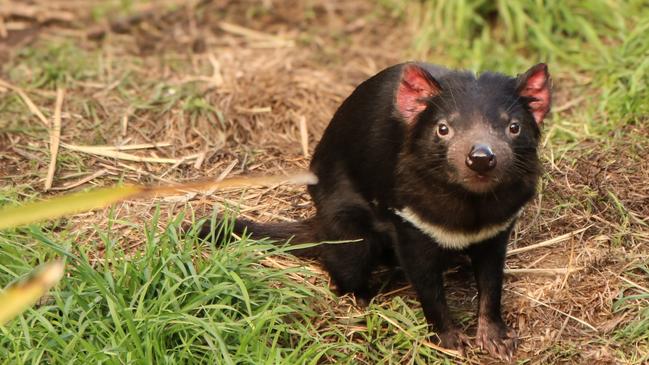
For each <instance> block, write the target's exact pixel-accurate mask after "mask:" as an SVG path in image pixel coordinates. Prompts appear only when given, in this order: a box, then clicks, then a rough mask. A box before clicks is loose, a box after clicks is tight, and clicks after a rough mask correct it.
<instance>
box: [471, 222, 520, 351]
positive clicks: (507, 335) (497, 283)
mask: <svg viewBox="0 0 649 365" xmlns="http://www.w3.org/2000/svg"><path fill="white" fill-rule="evenodd" d="M508 237H509V230H507V231H505V232H501V233H500V234H498V236H496V237H494V238H492V239H489V240H487V241H485V242H482V243H479V244H475V245H472V246H470V247H469V249H468V250H467V251H468V254H469V256H470V257H471V263H472V266H473V271H474V274H475V279H476V282H477V286H478V302H479V306H478V332H477V334H476V341H477V344H478V345H479V346H480V347H481V348H482V349H483V350H486V351H487V352H489V353H490V354H491V355H493V356H496V357H499V358H501V359H503V360H508V361H511V358H512V355H513V353H514V350H515V349H516V346H517V337H516V333H515V332H514V330H512V329H510V328H509V327H507V325H506V324H505V322H504V321H503V319H502V314H501V308H500V301H501V294H502V286H503V269H504V265H505V255H506V252H507V240H508Z"/></svg>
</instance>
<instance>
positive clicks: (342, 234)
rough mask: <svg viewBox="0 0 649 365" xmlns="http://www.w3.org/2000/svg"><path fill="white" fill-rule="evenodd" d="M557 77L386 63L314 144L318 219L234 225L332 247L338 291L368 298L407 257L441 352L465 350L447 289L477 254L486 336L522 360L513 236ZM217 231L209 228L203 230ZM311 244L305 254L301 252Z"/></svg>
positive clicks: (488, 344) (535, 170) (323, 252)
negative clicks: (505, 308) (512, 303)
mask: <svg viewBox="0 0 649 365" xmlns="http://www.w3.org/2000/svg"><path fill="white" fill-rule="evenodd" d="M550 83H551V82H550V75H549V73H548V68H547V66H546V65H545V64H538V65H535V66H534V67H532V68H530V69H529V70H528V71H526V72H525V73H523V74H520V75H518V76H517V77H508V76H505V75H502V74H499V73H491V72H486V73H482V74H480V75H479V76H476V75H475V74H473V73H470V72H464V71H453V70H449V69H445V68H442V67H439V66H434V65H430V64H424V63H404V64H399V65H395V66H392V67H389V68H387V69H385V70H383V71H381V72H379V73H378V74H376V75H375V76H373V77H371V78H370V79H368V80H367V81H365V82H363V83H362V84H360V85H359V86H358V87H357V88H356V90H354V92H353V93H352V94H351V95H350V96H349V97H348V98H347V99H346V100H345V101H344V102H343V103H342V105H341V106H340V107H339V108H338V110H337V111H336V113H335V115H334V117H333V119H332V120H331V122H330V123H329V126H328V127H327V129H326V130H325V132H324V135H323V136H322V140H321V141H320V143H319V144H318V145H317V147H316V149H315V152H314V155H313V160H312V162H311V167H310V168H311V171H312V172H313V173H314V174H315V175H316V176H317V177H318V183H317V184H315V185H311V186H309V188H308V191H309V194H310V195H311V197H312V198H313V201H314V203H315V207H316V214H315V216H314V217H313V218H311V219H308V220H306V221H303V222H298V223H294V224H291V223H289V224H274V223H270V224H260V223H255V222H250V221H244V220H237V221H236V222H235V231H243V230H244V229H245V230H247V232H249V233H252V235H253V237H270V238H274V239H277V240H286V239H288V238H291V237H293V242H315V241H329V242H331V241H337V240H347V241H352V240H355V241H354V242H349V243H344V244H323V245H321V246H317V248H316V249H310V250H305V251H303V252H301V253H302V254H305V255H312V254H316V255H317V256H318V257H319V258H320V260H321V261H322V263H323V264H324V266H325V267H326V269H327V271H328V272H329V274H330V275H331V278H332V280H333V281H334V283H335V285H336V286H337V288H338V290H339V291H340V292H341V293H353V294H355V296H356V297H357V298H358V299H361V300H369V299H371V297H372V295H373V290H372V289H371V288H370V285H369V278H370V274H371V273H372V271H373V269H374V268H375V267H376V266H377V265H379V264H385V263H390V262H393V263H396V264H398V266H400V267H401V269H402V270H403V271H404V272H405V273H406V276H407V278H408V280H409V281H410V283H411V284H412V286H413V287H414V289H415V291H416V293H417V295H418V298H419V300H420V301H421V305H422V307H423V311H424V314H425V316H426V319H427V321H428V323H429V324H430V326H431V327H432V330H433V331H434V332H435V333H436V335H437V336H438V338H439V341H440V343H441V345H442V346H444V347H448V348H454V349H458V350H460V351H462V350H463V349H464V346H465V344H466V337H465V336H464V335H462V333H461V332H460V331H459V330H458V327H457V326H456V325H455V324H454V322H453V320H452V319H451V315H450V313H449V309H448V306H447V303H446V299H445V297H444V290H443V283H442V271H443V268H444V267H445V265H444V263H445V262H444V261H445V260H446V259H447V258H448V257H449V255H454V254H466V255H468V256H469V258H470V259H471V265H472V267H473V271H474V273H475V279H476V282H477V288H478V298H479V300H478V302H479V308H478V314H479V315H478V330H477V335H476V341H477V344H478V345H479V346H480V347H482V348H483V349H485V350H487V351H488V352H490V353H491V354H493V355H495V356H498V357H501V358H507V359H509V358H511V356H512V353H513V350H514V349H515V347H516V335H515V333H514V331H512V330H511V329H509V328H508V327H507V325H506V324H505V323H504V321H503V319H502V317H501V308H500V302H501V291H502V280H503V265H504V260H505V252H506V247H507V240H508V236H509V234H510V231H511V230H512V227H513V225H514V222H515V221H516V219H517V218H518V216H519V214H520V212H521V209H522V208H523V206H524V205H525V204H526V203H527V202H528V201H529V200H530V199H531V198H532V197H533V195H534V193H535V189H536V185H537V181H538V178H539V175H540V164H539V160H538V156H537V146H538V143H539V138H540V126H541V124H542V122H543V118H544V117H545V116H546V114H547V113H548V111H549V109H550V99H551V90H550ZM212 230H213V228H212V227H209V226H206V227H203V229H202V235H203V236H207V235H208V234H209V232H210V231H212ZM299 253H300V252H298V254H299Z"/></svg>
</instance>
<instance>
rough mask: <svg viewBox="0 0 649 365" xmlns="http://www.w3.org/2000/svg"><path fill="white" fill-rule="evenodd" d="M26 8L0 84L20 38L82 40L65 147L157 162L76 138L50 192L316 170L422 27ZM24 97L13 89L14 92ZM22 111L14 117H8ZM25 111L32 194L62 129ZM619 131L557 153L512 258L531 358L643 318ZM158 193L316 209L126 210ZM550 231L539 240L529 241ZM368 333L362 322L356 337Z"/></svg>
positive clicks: (336, 12)
mask: <svg viewBox="0 0 649 365" xmlns="http://www.w3.org/2000/svg"><path fill="white" fill-rule="evenodd" d="M167 3H169V2H167ZM307 3H308V4H310V5H307ZM27 4H28V5H26V6H30V7H32V10H33V13H28V14H22V15H16V14H9V12H8V11H5V12H3V13H2V17H3V20H4V23H3V24H4V25H5V29H7V33H6V34H5V35H4V37H9V38H8V39H14V40H15V42H13V43H11V44H10V45H5V46H3V48H0V52H2V57H3V58H4V60H6V62H5V63H4V65H5V66H2V69H1V72H0V79H3V80H5V81H9V80H8V77H9V75H10V73H11V71H12V70H10V69H8V68H7V67H9V66H6V65H12V66H11V67H16V68H20V67H21V57H22V56H21V55H20V53H19V51H20V49H21V48H22V47H25V46H32V47H40V46H42V45H43V44H45V43H48V42H61V41H66V40H67V41H70V42H73V43H74V44H75V45H76V47H78V48H80V49H81V50H82V51H83V52H85V53H84V54H86V55H96V56H98V58H99V60H100V62H98V64H97V69H96V70H95V71H96V72H95V74H94V76H93V77H92V78H91V79H85V80H75V81H72V82H69V83H68V84H66V88H67V90H66V97H65V100H64V103H63V114H62V130H61V142H63V143H66V144H69V145H73V146H77V147H78V146H81V145H98V144H101V145H110V146H133V145H136V144H145V145H148V147H147V148H144V149H142V150H123V151H118V150H117V149H115V150H113V151H112V152H124V153H129V154H130V155H134V156H139V157H147V158H149V159H151V161H153V162H141V161H131V160H127V159H125V158H124V156H123V155H117V154H113V155H112V157H111V156H102V155H99V154H97V153H83V152H79V151H78V150H74V149H71V148H68V147H63V146H62V147H61V148H60V151H59V157H60V159H59V163H58V165H57V170H56V173H55V175H54V183H53V187H54V189H53V190H54V193H58V191H73V190H78V189H84V188H88V187H91V186H101V185H108V184H112V183H114V182H115V181H118V180H119V181H130V182H140V183H152V184H158V183H173V182H180V181H186V180H192V179H196V178H202V177H217V176H218V177H231V176H236V175H252V174H257V175H260V174H276V173H281V172H284V171H289V170H294V169H304V168H306V167H307V166H308V161H309V153H310V152H311V151H312V149H313V147H314V146H315V144H316V142H317V141H318V139H319V137H320V135H321V134H322V131H323V129H324V127H325V126H326V124H327V122H328V121H329V118H330V117H331V115H332V114H333V112H334V111H335V109H336V107H337V106H338V104H339V103H340V102H341V101H342V100H343V99H344V98H345V97H346V96H347V95H348V94H349V93H350V92H351V91H352V90H353V88H354V86H355V85H357V84H358V83H359V82H361V81H362V80H364V79H366V78H367V77H369V76H370V75H372V74H374V73H375V72H377V71H379V70H380V69H381V68H383V67H385V66H387V65H390V64H393V63H396V62H400V61H403V60H404V59H405V58H406V57H407V56H406V55H407V53H406V49H407V47H408V46H409V45H410V41H409V39H411V37H412V34H411V33H410V32H409V30H408V29H406V28H404V27H403V26H399V24H400V23H399V22H398V20H396V19H392V18H391V17H390V16H389V14H387V13H386V12H385V11H384V10H381V9H379V8H377V7H376V6H375V5H374V3H373V2H370V1H360V0H355V1H311V2H303V1H275V2H270V1H268V2H264V1H201V2H189V3H184V2H176V5H177V6H175V7H173V8H169V9H168V8H166V7H164V6H158V7H155V8H152V7H145V6H143V7H142V9H136V10H135V11H134V15H129V16H122V17H109V18H110V19H113V20H112V22H111V23H110V24H107V25H104V26H97V23H96V22H93V21H92V20H91V17H90V10H91V9H92V7H91V4H94V3H93V2H74V3H73V2H62V1H51V2H37V1H35V2H32V3H27ZM46 4H47V5H46ZM267 4H272V6H271V7H268V6H267ZM48 7H49V8H48ZM43 8H46V9H50V10H51V9H55V10H56V11H58V12H59V13H57V14H58V15H59V17H58V18H59V19H44V18H42V17H41V18H39V17H38V16H37V14H39V13H38V11H39V9H40V11H41V12H42V11H43V10H42V9H43ZM5 10H6V9H5ZM23 10H24V9H23ZM30 14H31V15H30ZM34 14H36V15H34ZM60 18H63V19H60ZM21 27H22V28H21ZM29 29H32V30H35V29H38V31H29ZM20 32H23V33H20ZM27 35H29V36H27ZM0 36H3V35H2V34H0ZM12 37H14V38H12ZM22 74H23V75H29V70H26V72H23V73H22ZM13 81H14V84H15V83H17V82H19V81H21V80H13ZM13 86H16V85H13ZM27 94H28V96H29V97H30V98H31V99H32V101H33V102H34V104H35V105H36V106H37V108H39V109H40V110H41V111H42V113H43V114H44V115H45V116H46V118H48V119H51V117H52V115H53V109H54V103H55V94H56V93H55V92H54V91H53V90H52V89H51V88H50V89H46V88H42V89H36V90H34V89H30V90H29V92H28V93H27ZM16 95H17V94H16V92H15V90H12V89H10V88H7V87H4V88H2V87H0V97H1V98H9V97H17V96H16ZM26 110H27V109H25V112H26ZM89 110H92V111H91V112H90V111H89ZM7 113H8V112H7ZM0 114H5V112H0ZM9 116H11V117H13V116H14V115H13V114H11V115H7V114H5V115H4V117H3V118H2V119H7V118H5V117H9ZM16 118H17V119H16V120H17V122H16V123H18V124H11V123H10V124H9V125H8V127H7V128H6V129H5V130H6V131H4V132H0V162H1V163H2V166H0V183H1V184H3V185H5V186H10V185H11V186H23V187H24V189H25V191H22V190H21V192H22V193H24V194H27V193H29V192H37V193H42V192H44V191H43V184H44V181H45V176H46V173H47V170H48V167H49V152H48V148H49V147H48V141H49V132H50V131H49V130H48V128H47V127H45V126H44V124H43V123H42V122H40V121H39V119H38V118H36V117H34V116H29V117H20V116H16ZM0 123H2V122H0ZM16 129H28V132H24V130H23V131H22V132H19V131H15V130H16ZM648 132H649V131H648V130H647V129H646V128H645V129H642V128H639V127H636V130H628V131H626V133H628V134H633V133H645V134H646V133H648ZM619 141H620V142H619V143H618V144H615V145H614V146H613V147H611V148H606V149H602V148H599V146H598V145H597V144H596V143H595V142H588V141H584V142H583V143H581V144H579V145H578V146H577V147H576V148H575V149H573V150H571V151H570V152H568V153H567V155H565V156H563V157H562V158H561V159H554V160H553V162H546V164H545V165H546V173H547V174H546V177H545V179H544V182H543V186H542V189H541V194H540V195H539V197H538V199H536V200H535V202H534V203H533V204H531V205H530V206H529V207H528V208H527V209H526V211H525V213H524V215H523V217H522V219H521V221H520V223H519V224H518V228H517V232H516V236H515V239H514V242H513V243H512V246H511V248H512V250H511V251H512V254H511V255H510V258H509V260H508V270H509V271H508V272H509V275H508V279H507V283H506V287H505V292H504V308H505V310H504V312H505V314H506V319H507V321H508V323H511V324H513V325H514V327H515V328H516V329H517V330H518V332H519V334H520V336H521V338H522V342H521V346H520V349H519V351H518V353H517V357H518V359H530V360H531V362H533V363H543V364H546V363H560V362H564V363H574V362H580V363H583V362H591V363H615V362H616V361H619V360H617V359H618V357H617V356H618V355H617V352H618V351H620V350H621V351H622V352H624V351H625V349H623V348H622V349H621V348H620V345H619V344H617V343H616V342H615V341H613V340H612V339H611V337H610V336H611V333H612V331H613V330H615V329H616V328H619V326H622V325H624V324H625V323H627V322H629V321H630V320H632V319H633V316H634V315H636V314H637V313H635V312H633V311H622V312H618V313H613V312H612V307H613V301H614V300H615V299H616V298H618V297H619V296H620V294H621V293H624V292H627V293H628V291H633V290H636V287H644V288H647V287H648V286H649V283H648V282H647V280H646V278H645V279H643V278H642V277H641V276H639V275H638V276H632V274H633V270H632V268H633V266H634V265H636V264H637V263H639V262H642V261H643V260H644V261H645V262H646V260H647V255H648V252H647V248H646V247H647V241H648V240H649V230H648V229H647V224H648V223H649V221H648V220H647V217H648V216H649V184H647V182H648V181H649V163H648V162H647V161H646V160H644V159H642V158H638V157H637V156H641V155H646V154H647V152H649V151H646V148H647V147H646V146H627V145H625V144H624V143H623V141H624V139H619ZM643 148H644V150H643ZM48 193H49V192H48ZM157 204H159V205H160V206H161V207H163V208H164V212H165V213H163V215H165V218H169V217H173V216H174V215H175V214H177V213H178V212H180V211H186V208H187V205H186V204H189V205H190V206H191V207H193V208H194V209H196V210H197V211H198V212H201V213H200V214H203V213H202V212H205V211H210V210H211V209H212V206H214V205H222V204H226V205H231V206H237V207H239V209H240V211H241V213H242V214H243V215H245V216H248V217H249V218H253V219H259V220H263V221H267V220H275V221H277V220H285V221H288V220H293V219H299V218H302V217H305V216H307V215H309V214H311V213H312V207H311V204H310V202H309V199H308V196H307V194H306V193H305V190H304V189H303V188H299V187H286V186H282V187H274V188H265V189H246V190H240V189H239V190H230V191H224V192H218V193H214V194H212V195H210V196H196V195H187V196H183V197H177V198H173V199H169V198H166V199H159V200H157V201H137V202H129V203H125V204H122V205H120V206H119V207H117V208H116V209H115V212H114V214H115V215H116V216H117V217H122V218H125V217H128V218H129V220H131V221H135V222H138V223H144V222H147V221H149V219H150V217H151V214H152V210H153V209H152V208H153V207H154V206H156V205H157ZM108 214H109V213H108V212H107V211H106V212H100V213H88V214H82V215H78V216H75V217H74V218H71V219H70V220H71V221H72V222H74V224H75V225H76V226H77V230H78V232H79V234H80V238H83V240H86V241H90V240H92V239H93V237H94V235H95V234H96V233H93V232H94V231H93V228H92V227H93V225H99V226H105V225H106V218H107V216H108ZM164 220H165V219H163V221H164ZM160 225H161V227H160V228H162V225H163V223H161V224H160ZM112 229H118V230H119V231H120V233H121V234H123V238H122V241H123V244H124V246H125V247H128V248H131V249H137V247H138V246H139V245H140V244H141V243H142V241H143V237H141V230H136V229H132V228H129V227H128V226H119V225H113V228H112ZM539 243H543V245H541V246H542V247H538V248H532V249H530V250H527V251H525V250H524V248H526V247H530V246H531V245H535V244H539ZM533 247H535V246H533ZM99 254H101V253H99ZM296 262H297V261H294V262H287V261H285V260H282V259H277V260H268V261H265V264H267V265H272V266H277V267H282V266H284V265H294V264H296ZM310 267H312V268H313V270H319V269H318V268H317V266H315V265H310ZM321 277H322V278H323V281H322V282H319V283H316V284H315V285H322V286H324V285H327V283H326V282H325V281H324V280H326V275H325V274H324V273H322V276H321ZM449 279H450V280H449V284H448V287H449V291H450V292H451V294H450V301H451V303H454V304H455V305H456V306H457V307H458V308H461V310H462V311H466V312H471V311H472V308H474V307H475V306H476V303H475V301H476V298H475V290H474V289H470V290H464V289H460V288H464V287H465V285H464V282H463V280H467V276H466V275H461V276H460V277H457V275H455V274H451V275H449ZM634 284H635V287H634ZM397 293H398V294H391V295H381V296H380V297H379V298H378V299H377V301H376V304H377V305H384V304H385V303H387V302H389V301H390V300H391V299H390V298H391V296H393V295H402V294H404V293H406V294H408V295H411V296H412V293H411V291H410V290H409V289H407V288H405V289H403V290H402V289H397ZM341 302H342V303H341V304H340V305H338V306H336V307H334V308H337V309H336V312H334V313H330V315H331V316H339V317H341V318H342V317H347V316H349V315H353V316H362V309H358V308H356V307H354V306H352V305H351V301H348V300H346V299H345V300H342V301H341ZM645 304H646V303H645ZM314 305H317V304H314ZM327 308H331V306H327ZM474 322H475V321H470V323H474ZM357 330H358V328H350V331H349V333H350V334H352V335H350V336H353V333H354V332H355V331H357ZM473 330H474V327H473V326H471V328H470V329H469V333H473V332H472V331H473ZM469 356H471V360H472V361H475V362H479V361H485V360H486V359H485V357H484V356H483V355H478V354H477V353H471V354H469Z"/></svg>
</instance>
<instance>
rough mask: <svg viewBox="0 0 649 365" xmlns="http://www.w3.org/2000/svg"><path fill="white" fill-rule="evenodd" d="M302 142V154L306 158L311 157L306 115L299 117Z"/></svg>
mask: <svg viewBox="0 0 649 365" xmlns="http://www.w3.org/2000/svg"><path fill="white" fill-rule="evenodd" d="M299 124H300V140H301V142H302V154H303V155H304V158H307V157H309V132H308V131H307V125H306V118H305V117H304V115H300V117H299Z"/></svg>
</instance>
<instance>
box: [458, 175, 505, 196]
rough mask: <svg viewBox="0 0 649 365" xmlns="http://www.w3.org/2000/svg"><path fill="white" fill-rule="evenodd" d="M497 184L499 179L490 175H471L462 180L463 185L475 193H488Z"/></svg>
mask: <svg viewBox="0 0 649 365" xmlns="http://www.w3.org/2000/svg"><path fill="white" fill-rule="evenodd" d="M497 184H498V179H497V178H496V177H494V176H491V175H488V174H470V175H468V176H466V177H464V178H463V179H462V185H463V186H464V187H465V188H466V189H467V190H469V191H472V192H474V193H484V192H487V191H489V190H492V189H493V188H494V187H495V186H496V185H497Z"/></svg>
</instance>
